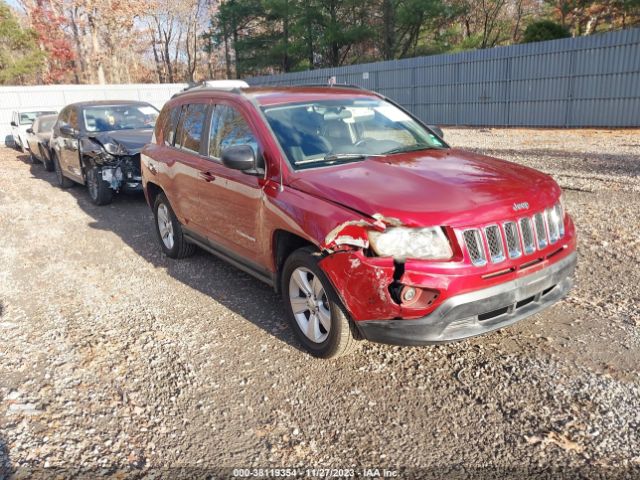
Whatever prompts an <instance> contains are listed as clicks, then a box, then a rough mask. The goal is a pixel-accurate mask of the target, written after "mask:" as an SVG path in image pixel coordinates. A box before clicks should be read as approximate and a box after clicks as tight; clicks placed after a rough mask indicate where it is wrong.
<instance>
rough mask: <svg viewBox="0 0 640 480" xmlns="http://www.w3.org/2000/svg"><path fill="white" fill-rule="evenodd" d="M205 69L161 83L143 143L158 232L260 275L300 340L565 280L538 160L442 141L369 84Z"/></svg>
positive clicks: (478, 317)
mask: <svg viewBox="0 0 640 480" xmlns="http://www.w3.org/2000/svg"><path fill="white" fill-rule="evenodd" d="M212 83H213V84H214V86H211V84H205V85H203V86H200V87H194V88H191V89H189V90H187V91H185V92H183V93H180V94H177V95H175V96H174V97H173V98H172V99H171V100H170V101H169V102H168V103H167V104H166V105H165V106H164V108H163V109H162V112H161V114H160V117H159V118H158V122H157V125H156V129H155V134H154V138H153V139H152V142H151V144H149V145H147V146H146V147H145V148H144V150H143V152H142V178H143V186H144V191H145V195H146V198H147V201H148V203H149V205H150V206H151V207H152V209H153V213H154V215H155V228H156V232H157V236H158V239H159V243H160V247H161V248H162V250H163V251H164V253H165V254H166V255H168V256H169V257H171V258H181V257H185V256H187V255H189V254H191V253H192V252H193V251H194V249H195V246H196V245H197V246H199V247H201V248H203V249H204V250H207V251H209V252H211V253H213V254H215V255H218V256H219V257H222V258H224V259H225V260H227V261H229V262H230V263H232V264H233V265H235V266H237V267H238V268H240V269H242V270H244V271H245V272H248V273H250V274H251V275H253V276H255V277H257V278H259V279H260V280H263V281H264V282H266V283H268V284H270V285H272V286H273V287H274V288H275V289H276V291H278V292H280V293H281V294H282V296H283V298H284V303H285V309H286V312H287V315H288V317H289V319H290V323H291V326H292V328H293V329H294V330H295V332H296V334H297V336H298V337H299V339H300V341H301V343H302V344H303V345H304V346H305V347H306V348H307V349H308V350H309V351H310V352H311V353H312V354H314V355H316V356H320V357H335V356H338V355H342V354H344V353H346V352H348V351H350V350H351V349H352V348H353V347H354V345H355V344H356V343H357V340H359V339H361V338H365V339H368V340H371V341H376V342H383V343H392V344H403V345H424V344H431V343H439V342H447V341H452V340H459V339H463V338H467V337H472V336H475V335H479V334H482V333H485V332H489V331H492V330H495V329H497V328H501V327H504V326H507V325H510V324H512V323H514V322H516V321H518V320H521V319H523V318H525V317H527V316H529V315H531V314H533V313H536V312H538V311H540V310H542V309H544V308H546V307H548V306H549V305H551V304H553V303H554V302H556V301H557V300H559V299H560V298H561V297H563V296H564V295H565V294H566V293H567V291H568V290H569V288H570V287H571V285H572V276H573V272H574V268H575V265H576V235H575V230H574V225H573V223H572V221H571V218H570V217H569V215H567V213H566V212H565V210H564V207H563V203H562V197H561V190H560V188H559V187H558V185H557V184H556V182H555V181H553V179H552V178H551V177H550V176H548V175H546V174H544V173H541V172H538V171H536V170H532V169H530V168H526V167H523V166H520V165H516V164H513V163H509V162H506V161H503V160H498V159H496V158H491V157H486V156H483V155H478V154H474V153H469V152H465V151H462V150H458V149H456V148H451V147H449V146H448V145H447V144H446V143H445V142H444V140H443V139H442V136H441V135H439V134H438V133H436V132H437V129H435V128H430V127H428V126H427V125H424V124H423V123H422V122H421V121H420V120H418V119H417V118H416V117H415V116H413V115H412V114H411V113H409V112H407V111H405V110H403V109H402V108H400V107H399V106H398V105H396V104H395V103H393V102H392V101H390V100H389V99H387V98H385V97H383V96H382V95H379V94H377V93H374V92H371V91H366V90H360V89H357V88H350V87H338V86H333V87H310V86H308V87H286V88H284V87H283V88H281V87H278V88H234V86H233V84H229V83H228V82H227V83H225V84H223V86H224V87H225V88H221V87H216V86H215V82H212Z"/></svg>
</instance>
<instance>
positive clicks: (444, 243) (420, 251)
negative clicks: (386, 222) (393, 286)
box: [369, 227, 453, 260]
mask: <svg viewBox="0 0 640 480" xmlns="http://www.w3.org/2000/svg"><path fill="white" fill-rule="evenodd" d="M369 243H370V245H371V248H372V249H373V251H374V252H376V254H378V255H379V256H381V257H393V258H395V259H396V260H405V259H407V258H417V259H421V260H447V259H449V258H451V257H453V251H452V250H451V244H450V243H449V239H447V236H446V235H445V233H444V231H443V230H442V228H441V227H427V228H407V227H392V228H388V229H387V230H385V231H384V232H377V231H370V232H369Z"/></svg>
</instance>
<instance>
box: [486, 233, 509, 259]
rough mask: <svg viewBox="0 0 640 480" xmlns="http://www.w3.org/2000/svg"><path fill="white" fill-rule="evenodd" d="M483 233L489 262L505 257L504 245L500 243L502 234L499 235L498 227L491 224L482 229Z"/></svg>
mask: <svg viewBox="0 0 640 480" xmlns="http://www.w3.org/2000/svg"><path fill="white" fill-rule="evenodd" d="M484 235H485V237H486V239H487V245H488V247H489V256H490V257H491V262H492V263H499V262H502V261H503V260H504V259H505V258H506V257H505V256H504V246H503V243H502V235H500V229H499V228H498V226H497V225H491V226H489V227H486V228H485V229H484Z"/></svg>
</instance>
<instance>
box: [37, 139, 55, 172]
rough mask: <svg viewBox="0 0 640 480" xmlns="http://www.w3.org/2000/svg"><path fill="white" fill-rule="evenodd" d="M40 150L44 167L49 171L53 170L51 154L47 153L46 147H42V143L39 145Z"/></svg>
mask: <svg viewBox="0 0 640 480" xmlns="http://www.w3.org/2000/svg"><path fill="white" fill-rule="evenodd" d="M38 150H40V158H42V163H43V165H44V169H45V170H46V171H47V172H53V162H52V161H51V159H50V158H49V155H48V154H47V152H46V151H45V149H44V148H42V145H38Z"/></svg>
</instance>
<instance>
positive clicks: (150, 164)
mask: <svg viewBox="0 0 640 480" xmlns="http://www.w3.org/2000/svg"><path fill="white" fill-rule="evenodd" d="M149 171H150V172H151V173H153V174H154V175H155V174H156V173H158V170H156V166H155V165H154V164H153V163H151V162H149Z"/></svg>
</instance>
